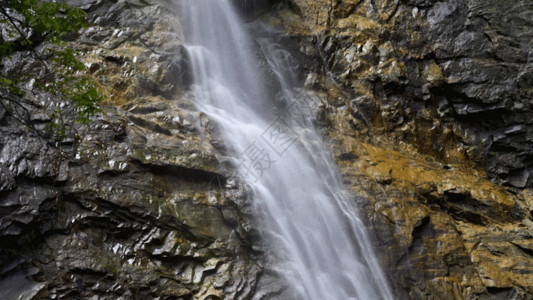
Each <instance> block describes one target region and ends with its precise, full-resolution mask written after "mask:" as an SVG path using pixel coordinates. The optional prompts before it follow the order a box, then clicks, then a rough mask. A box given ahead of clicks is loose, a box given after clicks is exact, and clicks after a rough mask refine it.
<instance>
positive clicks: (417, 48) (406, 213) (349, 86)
mask: <svg viewBox="0 0 533 300" xmlns="http://www.w3.org/2000/svg"><path fill="white" fill-rule="evenodd" d="M277 9H278V10H277V11H275V12H272V13H271V14H268V15H265V16H263V20H264V21H265V22H268V23H269V24H273V25H274V26H275V27H277V28H280V29H281V30H283V31H284V32H285V33H286V36H287V40H292V44H293V45H296V46H295V47H294V49H297V51H295V53H294V56H295V57H300V59H302V61H316V58H317V57H318V58H319V61H320V63H317V64H305V63H303V62H302V63H300V65H301V66H304V70H303V71H302V72H303V73H304V76H303V77H304V78H305V80H303V82H304V83H305V86H306V87H307V90H308V91H309V93H310V94H312V95H313V96H311V97H319V98H320V99H321V101H322V103H321V105H320V109H319V113H318V114H317V119H318V124H319V125H320V126H321V127H322V128H323V130H324V133H325V134H326V135H327V136H328V137H329V138H330V139H331V141H332V143H333V153H334V156H335V158H336V160H337V162H338V165H339V167H340V170H341V173H342V174H343V179H344V181H345V183H346V185H347V186H348V187H349V188H350V189H351V190H352V191H353V193H354V195H358V196H360V197H356V198H355V199H354V203H357V204H358V205H359V206H360V207H361V212H362V215H363V216H364V217H366V219H367V224H369V226H370V227H371V228H372V229H373V232H374V234H375V245H376V248H377V249H378V250H379V251H380V252H381V253H382V261H383V264H384V267H385V268H386V269H387V270H388V272H389V274H390V277H389V279H390V282H391V284H392V285H393V286H394V289H395V291H396V292H397V295H398V297H400V298H406V299H492V298H495V299H503V298H516V299H529V298H531V297H532V295H533V286H532V282H533V281H532V280H533V278H532V277H531V273H532V272H533V255H532V252H531V241H532V239H531V232H532V230H533V217H532V215H531V213H532V207H533V198H532V194H531V192H530V190H528V189H527V188H529V187H531V186H532V184H533V182H532V178H531V176H530V173H531V169H532V165H531V153H532V152H531V151H532V150H533V148H532V147H533V144H532V143H531V141H530V137H531V134H532V132H533V126H532V124H531V120H532V118H531V117H532V116H533V115H532V111H533V110H532V109H533V107H532V105H533V93H532V92H531V88H532V85H531V82H530V73H531V69H532V67H533V62H532V60H531V58H532V52H531V49H532V47H531V46H532V44H531V43H532V41H533V39H532V36H533V24H532V23H531V17H530V16H531V15H532V13H533V3H532V2H531V1H514V2H508V1H507V2H505V3H504V2H503V1H476V0H469V1H467V0H465V1H418V0H416V1H393V0H391V1H387V0H383V1H379V0H378V1H376V0H374V1H364V0H354V1H307V0H291V1H285V2H284V3H282V4H280V5H278V6H277ZM361 196H362V198H361ZM361 199H364V200H362V201H361Z"/></svg>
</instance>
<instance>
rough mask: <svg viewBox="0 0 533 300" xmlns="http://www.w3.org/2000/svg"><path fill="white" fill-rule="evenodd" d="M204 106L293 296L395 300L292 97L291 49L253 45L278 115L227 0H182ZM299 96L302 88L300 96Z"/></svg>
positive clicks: (198, 91) (197, 90)
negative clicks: (282, 105)
mask: <svg viewBox="0 0 533 300" xmlns="http://www.w3.org/2000/svg"><path fill="white" fill-rule="evenodd" d="M178 7H179V9H180V18H181V22H182V23H183V25H184V27H185V28H186V31H185V32H186V33H185V34H186V41H187V43H188V46H187V49H188V52H189V55H190V58H191V63H192V69H193V75H194V84H193V86H192V92H193V95H194V98H195V101H196V103H197V106H198V108H199V109H200V110H201V111H203V112H205V113H206V114H207V115H209V117H210V118H211V119H212V120H214V121H215V122H217V123H218V125H219V126H220V128H221V133H222V136H223V138H224V140H225V141H226V142H227V143H228V146H229V147H230V148H231V149H233V151H234V153H235V156H236V157H235V160H236V162H237V164H238V165H239V172H240V174H241V176H242V178H243V180H245V181H246V182H247V183H248V184H249V185H250V186H251V188H252V190H253V197H254V203H255V208H256V210H257V212H258V214H261V215H262V216H263V218H262V220H263V223H264V224H262V225H263V226H264V228H265V232H267V233H268V234H267V235H266V236H265V238H266V239H269V242H270V243H272V244H274V245H276V248H275V249H278V250H279V253H276V256H277V257H279V259H280V260H282V263H281V264H279V266H278V267H279V268H283V269H282V270H279V271H280V273H281V274H282V275H284V276H285V278H286V280H287V282H288V285H289V286H290V289H291V293H292V296H293V299H319V300H327V299H333V300H344V299H361V300H366V299H393V296H392V294H391V291H390V289H389V287H388V283H387V280H386V279H385V276H384V274H383V272H382V270H381V268H380V266H379V263H378V262H377V259H376V257H375V255H374V253H373V250H372V248H371V245H370V241H369V238H368V236H367V233H366V230H365V228H364V225H363V224H362V223H361V221H360V219H359V218H358V216H357V212H356V211H355V208H354V207H353V204H352V203H350V201H349V198H348V197H347V193H346V192H344V190H343V187H342V186H341V184H340V182H339V178H338V175H337V170H336V167H335V165H334V163H333V161H332V159H331V158H330V154H329V153H328V151H327V150H326V147H325V146H324V144H323V142H322V141H321V137H320V134H319V133H317V131H316V130H315V129H314V128H313V126H312V122H311V120H310V116H307V115H306V114H302V113H301V112H302V111H306V107H305V105H308V104H306V103H304V102H305V101H301V99H300V98H298V97H296V96H295V95H297V94H298V87H297V86H295V85H296V83H295V82H294V80H293V79H294V74H292V70H291V68H290V64H288V62H287V61H285V58H286V56H287V52H286V51H284V50H283V49H282V48H279V46H278V45H275V44H269V41H265V40H260V41H256V42H257V44H258V45H260V46H259V48H260V49H261V50H262V51H263V54H264V55H265V59H266V62H267V63H268V66H269V67H270V68H271V69H272V70H271V71H272V73H273V74H275V77H276V78H277V80H278V81H279V82H278V83H277V84H276V86H278V87H281V88H280V91H278V93H277V94H278V100H279V98H282V99H285V100H286V101H287V102H288V103H287V104H288V105H287V108H286V110H285V111H284V112H279V111H278V112H276V111H275V109H273V107H274V106H275V105H274V104H275V101H274V99H271V98H272V97H271V96H270V95H272V94H276V93H272V90H271V87H267V86H266V84H265V81H266V80H264V78H262V74H263V73H262V71H261V69H260V68H259V66H258V63H257V61H258V59H257V58H256V57H255V54H254V52H253V51H252V50H253V48H252V44H251V39H250V37H249V35H248V34H247V32H246V30H245V27H244V25H243V23H242V22H241V21H240V19H239V17H238V15H237V13H236V12H235V11H234V8H233V7H232V4H231V2H230V1H229V0H216V1H214V0H180V1H179V6H178ZM300 94H302V93H300Z"/></svg>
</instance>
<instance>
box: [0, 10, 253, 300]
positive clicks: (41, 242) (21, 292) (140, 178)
mask: <svg viewBox="0 0 533 300" xmlns="http://www.w3.org/2000/svg"><path fill="white" fill-rule="evenodd" d="M71 2H72V3H73V4H76V5H79V6H81V7H83V8H84V9H86V10H87V11H88V13H89V21H90V26H89V27H88V28H87V29H85V30H83V31H82V32H81V33H80V35H79V36H78V38H77V39H76V41H74V42H73V46H74V47H75V48H77V49H78V50H79V51H80V52H81V53H83V54H84V55H83V57H82V59H83V60H84V62H85V63H86V64H87V65H88V66H89V69H90V71H91V74H92V76H93V77H94V78H95V79H96V80H98V81H99V82H101V84H102V88H103V89H104V95H105V96H106V99H107V103H106V104H105V106H104V111H105V114H103V115H99V116H97V117H95V119H94V120H93V122H92V123H91V124H90V125H89V127H84V128H79V130H80V135H81V137H82V139H81V141H79V142H72V141H66V142H64V143H60V144H57V145H50V144H48V143H47V142H46V141H45V140H44V139H43V138H42V137H41V136H38V135H36V134H35V133H34V132H33V131H29V130H27V129H26V128H25V127H24V126H21V125H20V124H19V123H17V122H16V121H15V120H14V119H13V118H11V117H10V116H9V115H7V114H6V113H5V111H3V110H1V109H0V245H2V246H1V247H0V291H1V292H0V295H1V297H0V298H2V299H6V300H10V299H20V297H22V298H23V299H73V298H80V299H82V298H83V299H89V298H91V299H93V298H94V299H96V298H98V299H249V298H250V297H251V295H253V294H254V292H255V291H256V283H257V280H258V278H260V277H261V276H260V274H261V269H260V268H259V267H258V265H257V264H256V261H259V256H258V254H257V253H258V252H256V251H255V250H252V249H251V245H252V244H256V240H257V237H256V234H255V233H254V225H253V224H254V223H253V222H252V221H251V220H250V218H249V216H250V212H249V210H250V208H249V197H248V193H247V190H246V189H245V188H244V187H242V186H241V185H240V184H238V182H236V181H235V180H234V179H232V178H233V177H232V176H233V173H232V170H231V169H230V168H228V167H226V166H222V165H221V164H220V163H219V161H220V159H219V156H220V152H219V151H218V150H217V149H215V148H214V147H213V146H212V144H214V142H213V139H212V138H211V130H212V129H210V128H212V127H213V126H212V125H210V123H209V121H208V120H207V119H206V118H205V116H203V115H202V114H200V113H199V112H198V111H196V110H195V109H194V105H193V103H192V102H191V101H190V99H189V97H188V96H187V88H188V85H189V84H190V77H188V74H189V72H188V59H187V56H186V54H185V51H184V48H183V46H182V45H181V42H180V40H179V38H178V37H177V35H178V33H179V27H177V24H172V23H171V22H172V21H171V20H175V18H172V17H171V14H172V11H171V10H170V9H169V7H166V6H164V5H163V4H161V2H160V1H152V2H151V3H148V2H146V1H100V0H92V1H91V0H88V1H71ZM16 63H17V62H15V64H14V65H13V66H12V67H13V68H16V67H17V65H16ZM20 63H27V61H22V60H21V61H20ZM35 97H36V99H40V98H42V97H48V95H45V94H40V93H37V94H36V95H35ZM52 101H59V100H58V99H53V100H52ZM28 109H30V111H31V112H32V114H33V115H34V116H35V118H34V122H35V126H36V127H39V128H41V127H44V126H45V125H46V122H47V118H46V117H45V116H46V115H47V114H48V113H49V112H48V111H46V109H44V108H38V107H37V106H36V107H30V106H28ZM39 116H42V117H39ZM257 249H258V248H257V247H256V250H257Z"/></svg>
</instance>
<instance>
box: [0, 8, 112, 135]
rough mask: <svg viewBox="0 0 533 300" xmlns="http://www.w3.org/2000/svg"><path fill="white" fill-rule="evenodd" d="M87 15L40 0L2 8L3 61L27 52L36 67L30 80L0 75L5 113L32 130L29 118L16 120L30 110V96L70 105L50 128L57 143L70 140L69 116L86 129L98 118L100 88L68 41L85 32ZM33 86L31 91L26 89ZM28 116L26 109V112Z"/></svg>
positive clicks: (59, 112) (0, 41)
mask: <svg viewBox="0 0 533 300" xmlns="http://www.w3.org/2000/svg"><path fill="white" fill-rule="evenodd" d="M85 15H86V14H85V11H83V10H82V9H79V8H76V7H72V6H69V5H67V4H66V3H65V2H50V1H40V0H7V1H3V2H0V26H2V28H3V33H4V36H0V61H4V60H7V59H10V58H11V57H12V56H13V55H14V54H15V53H18V52H22V53H24V54H27V55H28V56H31V58H32V59H33V60H34V61H35V62H36V67H35V68H34V70H33V71H32V73H31V74H27V73H23V72H20V73H19V74H15V73H18V72H11V74H1V73H0V89H1V90H2V95H5V94H6V92H7V93H8V94H9V97H6V96H1V98H0V101H1V104H2V106H3V108H4V109H6V110H7V111H8V113H10V114H11V115H12V116H13V117H15V118H16V119H18V120H19V121H22V122H23V123H25V124H26V125H28V123H29V120H28V117H29V116H24V115H21V114H17V113H16V112H17V109H13V107H15V106H18V107H20V108H23V109H24V105H28V104H31V101H30V100H29V98H30V97H28V96H27V94H28V93H29V92H35V91H36V90H38V91H43V92H47V93H50V94H53V95H56V96H58V97H60V98H61V99H64V100H70V101H71V105H70V106H69V107H68V109H65V108H63V109H59V110H55V111H54V112H53V113H52V114H51V115H50V118H51V120H52V121H51V122H50V125H49V126H48V128H49V129H53V130H54V132H55V134H56V137H58V138H65V137H67V136H68V135H69V132H70V128H72V125H73V124H67V123H66V122H65V120H66V119H69V118H66V114H67V110H68V111H70V112H75V118H74V121H75V122H77V123H81V124H86V123H87V122H88V121H89V119H90V117H91V116H92V115H94V114H95V113H97V112H99V109H98V103H99V102H100V101H101V100H102V96H101V95H100V94H99V92H98V89H97V85H96V83H95V82H94V81H92V80H90V79H89V77H88V76H87V75H85V74H86V73H85V72H86V67H85V65H84V64H83V63H82V62H81V61H80V60H79V59H78V58H77V53H76V51H75V50H74V49H72V48H70V47H68V45H67V43H66V42H65V41H64V37H65V36H66V35H68V34H72V33H76V32H77V31H78V30H79V29H81V28H82V27H85V23H84V18H85ZM30 81H31V82H32V84H31V86H32V90H26V89H24V88H23V86H24V85H25V84H27V83H29V82H30ZM24 110H25V109H24Z"/></svg>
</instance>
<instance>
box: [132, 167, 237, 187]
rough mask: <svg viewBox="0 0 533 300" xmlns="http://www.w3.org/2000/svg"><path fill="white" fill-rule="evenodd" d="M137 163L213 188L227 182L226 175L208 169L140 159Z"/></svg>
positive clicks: (147, 168)
mask: <svg viewBox="0 0 533 300" xmlns="http://www.w3.org/2000/svg"><path fill="white" fill-rule="evenodd" d="M135 163H136V164H137V165H138V166H139V168H141V169H146V170H147V171H150V172H152V173H154V174H158V175H166V176H169V177H178V178H180V179H182V180H184V181H188V182H193V183H204V184H207V185H208V186H210V187H212V188H221V187H224V186H225V185H226V182H227V177H226V176H224V175H222V174H219V173H215V172H211V171H207V170H202V169H196V168H188V167H184V166H180V165H170V164H167V165H160V164H155V163H154V164H151V163H141V162H140V161H136V162H135Z"/></svg>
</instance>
